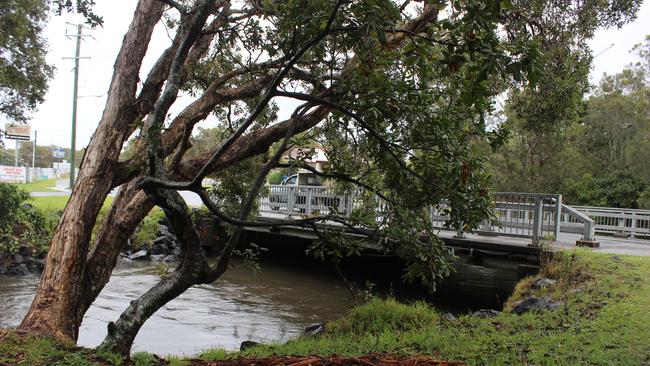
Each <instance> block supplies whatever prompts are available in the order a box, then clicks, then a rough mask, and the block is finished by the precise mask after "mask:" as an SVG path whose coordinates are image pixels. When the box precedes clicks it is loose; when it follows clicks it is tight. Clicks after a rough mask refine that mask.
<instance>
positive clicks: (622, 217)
mask: <svg viewBox="0 0 650 366" xmlns="http://www.w3.org/2000/svg"><path fill="white" fill-rule="evenodd" d="M573 208H574V209H575V210H576V211H578V212H580V213H581V214H582V215H584V216H587V217H589V218H590V219H591V220H593V222H594V232H595V233H598V234H624V235H630V236H632V237H639V238H650V210H634V209H626V208H608V207H589V206H573ZM560 224H561V227H562V231H566V232H571V231H575V230H576V227H579V226H580V222H579V220H577V219H576V216H575V215H573V214H569V213H567V214H563V215H562V219H561V223H560Z"/></svg>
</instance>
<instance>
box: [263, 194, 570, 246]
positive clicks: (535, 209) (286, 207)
mask: <svg viewBox="0 0 650 366" xmlns="http://www.w3.org/2000/svg"><path fill="white" fill-rule="evenodd" d="M493 197H494V213H495V216H496V217H497V219H498V220H499V224H496V225H495V224H493V223H491V222H489V221H486V222H484V223H483V224H481V225H480V227H479V228H477V229H478V230H477V231H478V232H479V233H494V234H495V235H503V236H514V237H523V238H531V239H533V242H537V241H538V240H539V239H542V238H544V237H550V236H552V237H554V238H557V237H558V236H559V233H560V222H559V220H558V219H557V218H558V217H559V215H560V212H561V208H562V195H559V194H539V193H518V192H496V193H493ZM376 204H377V214H378V216H379V215H381V212H382V210H384V211H385V209H386V207H385V206H386V204H385V203H384V202H382V200H380V199H378V198H376ZM358 205H359V194H358V193H349V192H348V193H344V194H341V193H337V192H335V190H334V189H333V188H331V187H326V186H290V185H269V186H268V194H267V195H266V196H265V197H262V199H261V201H260V212H261V213H275V214H284V215H287V216H293V215H305V216H310V215H318V214H327V213H329V212H330V211H331V210H332V209H334V210H336V211H337V212H338V213H340V214H343V215H346V216H347V215H350V214H351V212H352V210H353V209H354V208H356V207H358ZM448 209H449V207H448V206H447V205H446V204H445V203H441V204H439V205H437V206H436V207H432V208H431V210H430V218H431V222H432V224H433V226H434V228H436V229H440V230H456V231H457V232H458V235H459V236H462V235H463V230H462V223H461V224H458V225H455V226H456V227H449V226H448V225H447V221H448V218H449V217H448V215H447V214H446V212H448Z"/></svg>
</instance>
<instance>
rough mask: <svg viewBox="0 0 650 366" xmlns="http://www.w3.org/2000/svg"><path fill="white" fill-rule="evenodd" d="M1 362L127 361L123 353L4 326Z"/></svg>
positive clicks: (75, 365)
mask: <svg viewBox="0 0 650 366" xmlns="http://www.w3.org/2000/svg"><path fill="white" fill-rule="evenodd" d="M0 362H3V363H5V364H9V365H16V366H18V365H26V366H27V365H29V366H46V365H47V366H95V365H101V366H106V365H111V366H122V365H125V362H124V360H123V359H122V357H120V356H119V355H116V354H113V353H108V352H93V351H92V350H90V349H87V348H82V347H77V346H75V345H74V344H73V343H71V342H61V341H58V340H54V339H52V338H47V337H43V336H39V335H36V334H25V333H22V332H16V331H10V330H2V329H0Z"/></svg>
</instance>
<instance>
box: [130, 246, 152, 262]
mask: <svg viewBox="0 0 650 366" xmlns="http://www.w3.org/2000/svg"><path fill="white" fill-rule="evenodd" d="M148 257H149V253H147V250H146V249H141V250H139V251H137V252H135V253H133V254H131V255H129V259H131V260H134V261H143V260H146V259H147V258H148Z"/></svg>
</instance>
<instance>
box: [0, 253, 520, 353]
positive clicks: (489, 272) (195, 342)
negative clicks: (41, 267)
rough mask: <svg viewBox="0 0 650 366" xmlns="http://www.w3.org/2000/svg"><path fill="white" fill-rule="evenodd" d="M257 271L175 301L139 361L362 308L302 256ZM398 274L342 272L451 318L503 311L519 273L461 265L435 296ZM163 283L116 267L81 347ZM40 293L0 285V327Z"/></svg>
mask: <svg viewBox="0 0 650 366" xmlns="http://www.w3.org/2000/svg"><path fill="white" fill-rule="evenodd" d="M296 253H297V252H296ZM461 262H462V261H461ZM260 266H261V271H259V272H252V271H251V270H250V269H248V268H247V267H245V266H244V265H242V264H236V265H235V266H233V267H232V268H231V269H230V270H229V271H227V272H226V274H224V276H223V277H222V278H221V279H219V280H218V281H216V282H215V283H212V284H208V285H201V286H195V287H193V288H191V289H189V290H188V291H186V292H185V293H184V294H183V295H182V296H180V297H178V298H177V299H175V300H173V301H171V302H170V303H169V304H167V305H166V306H164V307H163V308H162V309H161V310H160V311H158V312H157V313H156V314H155V315H154V316H153V317H152V318H151V319H149V320H148V321H147V322H146V323H145V325H144V326H143V328H142V330H141V331H140V333H139V334H138V337H137V338H136V340H135V344H134V348H133V351H134V352H137V351H147V352H152V353H156V354H161V355H168V354H173V355H195V354H197V353H199V352H201V351H202V350H204V349H208V348H215V347H221V348H224V349H228V350H236V349H238V348H239V345H240V344H241V342H243V341H245V340H253V341H256V342H284V341H287V340H289V339H291V338H294V337H296V336H298V335H300V334H301V333H302V331H303V329H304V328H305V327H306V326H308V325H310V324H313V323H317V322H324V321H329V320H334V319H336V318H339V317H340V316H342V315H344V314H345V313H346V312H347V311H348V310H349V308H350V307H351V306H352V304H353V303H354V302H355V301H354V300H352V299H351V296H350V291H349V290H348V288H347V287H346V286H345V283H344V282H343V281H342V279H341V277H340V276H339V274H338V273H337V272H336V271H335V270H334V268H333V267H332V266H331V265H329V264H323V263H320V262H318V261H314V260H311V261H310V260H307V259H306V258H305V257H304V249H302V250H300V254H296V255H292V254H291V253H288V252H283V253H282V255H281V256H278V257H276V258H270V260H263V261H262V262H261V263H260ZM392 267H396V262H395V260H394V259H383V260H382V259H378V258H366V259H365V260H359V261H354V262H352V263H348V265H344V266H342V270H343V272H345V273H346V276H348V275H349V277H347V278H348V280H349V281H351V282H355V283H357V284H359V285H358V286H359V287H363V284H364V283H365V281H366V280H370V281H373V282H375V283H377V286H376V287H375V290H376V291H377V292H379V293H380V294H388V293H390V294H392V295H393V296H396V297H398V298H399V299H402V300H405V301H409V300H413V299H426V300H427V301H429V302H431V303H432V304H434V305H435V306H437V307H438V308H439V309H441V310H442V311H445V312H447V311H449V312H452V313H467V312H471V311H473V310H477V309H480V308H499V306H500V305H501V303H500V301H501V300H502V299H505V298H506V297H507V296H508V294H509V292H510V291H511V290H512V288H513V287H514V285H515V284H516V282H517V275H516V270H515V271H514V272H513V270H507V269H504V268H499V266H490V267H486V266H475V265H469V264H466V263H459V265H458V269H459V271H458V273H456V274H454V275H453V276H452V278H451V279H450V280H449V281H448V282H447V284H443V286H441V287H440V289H439V292H438V293H437V294H436V295H434V296H430V295H428V294H427V293H426V291H425V290H424V289H422V288H421V287H417V286H404V285H403V284H402V283H401V282H400V281H399V277H400V271H398V270H397V271H396V270H393V271H390V270H387V269H388V268H392ZM362 274H363V275H367V276H368V277H367V278H364V276H362ZM387 274H388V275H387ZM157 281H158V276H157V275H156V269H155V265H154V264H152V263H150V262H124V261H121V262H119V263H118V266H117V267H116V268H115V270H114V272H113V276H112V277H111V280H110V282H109V283H108V285H107V286H106V287H105V288H104V290H103V291H102V293H101V294H100V296H99V298H98V299H97V300H96V301H95V303H94V304H93V306H92V307H91V308H90V310H89V311H88V313H87V314H86V316H85V318H84V321H83V324H82V326H81V329H80V335H79V342H78V343H79V344H80V345H84V346H90V347H92V346H96V345H98V344H99V343H100V342H101V340H102V339H103V337H104V336H105V334H106V325H107V324H108V322H109V321H114V320H115V319H117V318H118V317H119V315H120V313H121V312H122V311H123V310H124V309H125V308H126V307H127V306H128V304H129V302H130V301H131V300H133V299H135V298H137V297H138V296H139V295H141V294H142V293H144V292H145V291H146V290H148V289H149V288H150V287H151V286H153V285H154V284H155V283H156V282H157ZM37 283H38V276H25V277H10V276H0V327H13V326H16V325H18V324H19V322H20V320H21V319H22V317H23V316H24V315H25V313H26V312H27V310H28V308H29V305H30V303H31V300H32V298H33V296H34V291H35V289H36V286H37ZM477 294H478V295H480V296H475V295H477Z"/></svg>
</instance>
